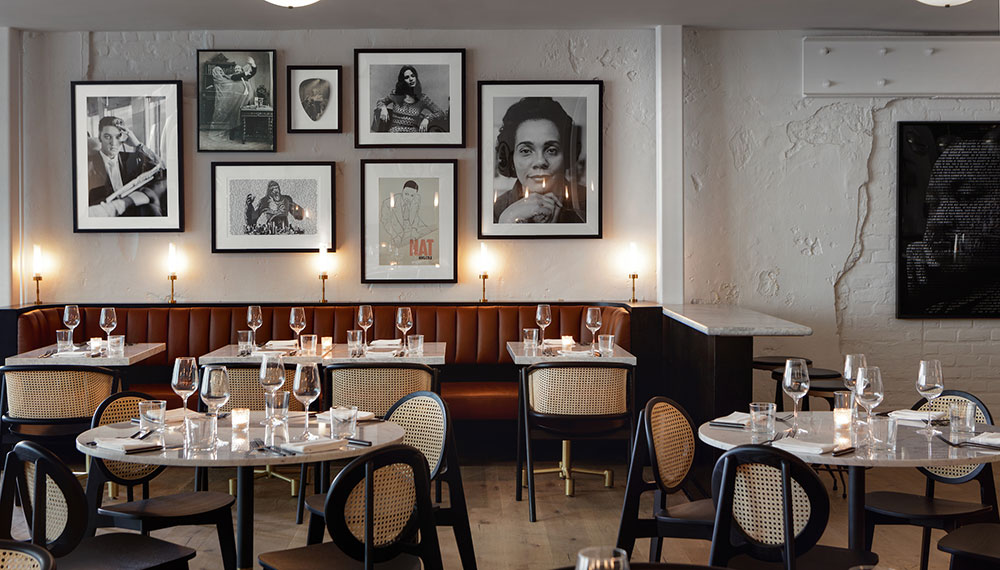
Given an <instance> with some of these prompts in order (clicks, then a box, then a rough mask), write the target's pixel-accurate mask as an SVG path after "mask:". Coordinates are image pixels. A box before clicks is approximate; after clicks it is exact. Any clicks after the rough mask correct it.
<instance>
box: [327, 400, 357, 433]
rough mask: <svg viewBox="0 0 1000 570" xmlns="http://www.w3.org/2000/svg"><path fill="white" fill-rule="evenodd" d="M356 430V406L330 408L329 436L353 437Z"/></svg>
mask: <svg viewBox="0 0 1000 570" xmlns="http://www.w3.org/2000/svg"><path fill="white" fill-rule="evenodd" d="M357 431H358V407H357V406H337V407H335V408H330V436H331V437H354V436H355V435H357Z"/></svg>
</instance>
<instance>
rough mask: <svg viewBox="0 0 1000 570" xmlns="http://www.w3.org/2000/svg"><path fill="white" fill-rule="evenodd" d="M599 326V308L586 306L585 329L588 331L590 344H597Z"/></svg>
mask: <svg viewBox="0 0 1000 570" xmlns="http://www.w3.org/2000/svg"><path fill="white" fill-rule="evenodd" d="M600 328H601V308H600V307H587V330H589V331H590V345H591V346H592V347H593V346H596V345H597V336H595V335H596V334H597V331H598V330H600Z"/></svg>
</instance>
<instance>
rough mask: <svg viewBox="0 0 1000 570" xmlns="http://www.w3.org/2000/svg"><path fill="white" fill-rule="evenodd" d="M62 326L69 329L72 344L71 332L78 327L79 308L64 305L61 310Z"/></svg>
mask: <svg viewBox="0 0 1000 570" xmlns="http://www.w3.org/2000/svg"><path fill="white" fill-rule="evenodd" d="M63 324H64V325H66V328H68V329H69V339H70V342H72V341H73V331H74V330H76V327H77V326H79V325H80V307H77V306H76V305H66V308H65V309H63Z"/></svg>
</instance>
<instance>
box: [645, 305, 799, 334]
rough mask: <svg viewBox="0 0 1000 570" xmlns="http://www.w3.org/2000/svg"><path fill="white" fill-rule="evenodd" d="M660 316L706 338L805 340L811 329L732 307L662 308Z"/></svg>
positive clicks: (672, 306) (673, 306) (685, 306)
mask: <svg viewBox="0 0 1000 570" xmlns="http://www.w3.org/2000/svg"><path fill="white" fill-rule="evenodd" d="M663 314H664V315H666V316H668V317H670V318H671V319H674V320H675V321H678V322H681V323H683V324H685V325H687V326H689V327H691V328H693V329H695V330H697V331H699V332H702V333H704V334H707V335H709V336H808V335H811V334H812V332H813V331H812V329H811V328H809V327H807V326H805V325H800V324H798V323H793V322H791V321H786V320H784V319H779V318H777V317H772V316H771V315H765V314H764V313H758V312H757V311H751V310H750V309H744V308H742V307H736V306H733V305H707V304H705V305H703V304H678V305H664V306H663Z"/></svg>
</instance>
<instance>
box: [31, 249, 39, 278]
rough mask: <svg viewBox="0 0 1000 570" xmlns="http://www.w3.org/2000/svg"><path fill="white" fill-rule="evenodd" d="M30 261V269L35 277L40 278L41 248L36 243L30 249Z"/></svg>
mask: <svg viewBox="0 0 1000 570" xmlns="http://www.w3.org/2000/svg"><path fill="white" fill-rule="evenodd" d="M32 250H33V251H32V259H31V267H32V270H33V271H34V272H35V277H41V275H42V246H40V245H38V244H37V243H36V244H35V245H34V247H33V248H32Z"/></svg>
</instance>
